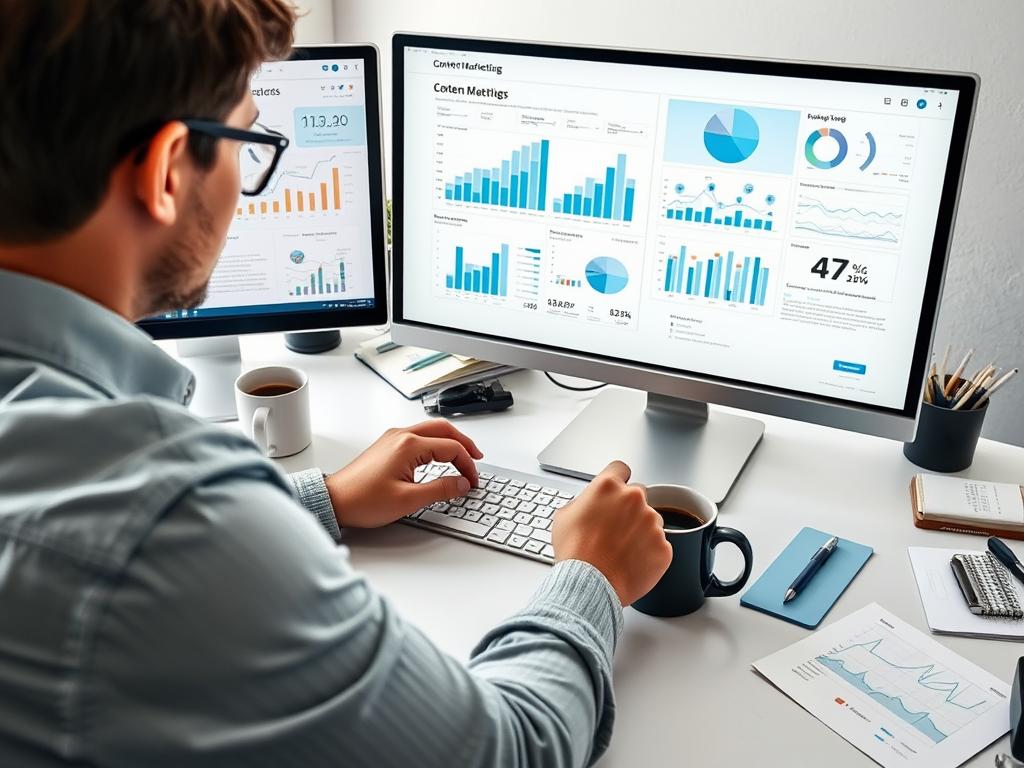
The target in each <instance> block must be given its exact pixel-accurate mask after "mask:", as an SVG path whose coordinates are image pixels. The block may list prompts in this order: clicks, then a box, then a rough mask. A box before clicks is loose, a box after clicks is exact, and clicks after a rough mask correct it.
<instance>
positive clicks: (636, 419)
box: [537, 389, 764, 504]
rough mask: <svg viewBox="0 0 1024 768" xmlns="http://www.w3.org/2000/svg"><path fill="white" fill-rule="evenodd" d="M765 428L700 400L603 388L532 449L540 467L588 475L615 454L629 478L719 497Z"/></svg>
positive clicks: (715, 499) (645, 483)
mask: <svg viewBox="0 0 1024 768" xmlns="http://www.w3.org/2000/svg"><path fill="white" fill-rule="evenodd" d="M763 434H764V423H763V422H760V421H758V420H756V419H748V418H745V417H743V416H733V415H731V414H727V413H719V412H717V411H710V410H709V409H708V407H707V404H705V403H699V402H695V401H692V400H682V399H679V398H675V397H667V396H664V395H655V394H650V395H648V394H647V393H646V392H638V391H637V390H632V389H608V390H605V391H603V392H601V393H600V394H599V395H598V396H597V397H595V398H594V400H593V401H592V402H591V403H590V405H588V406H587V407H586V408H584V409H583V412H582V413H580V414H579V415H578V416H577V417H576V418H575V419H573V421H572V423H570V424H569V426H568V427H566V428H565V429H564V430H562V433H561V434H560V435H558V437H556V438H555V439H554V440H553V441H551V444H550V445H549V446H548V447H547V448H545V449H544V450H543V451H541V452H540V454H539V455H538V456H537V461H538V462H539V463H540V465H541V467H543V468H544V469H547V470H550V471H551V472H558V473H560V474H563V475H571V476H572V477H579V478H583V479H585V480H590V479H591V478H593V477H594V475H596V474H598V473H599V472H600V471H601V470H602V469H604V468H605V466H607V464H608V463H609V462H610V461H613V460H615V459H618V460H620V461H624V462H626V464H628V465H629V467H630V468H631V469H632V470H633V477H632V480H634V481H636V482H639V483H643V484H644V485H652V484H654V483H673V484H675V485H687V486H689V487H691V488H695V489H696V490H698V491H700V492H701V493H703V494H704V495H705V496H707V497H708V498H710V499H711V500H712V501H714V502H715V503H716V504H720V503H721V502H722V501H723V500H724V499H725V497H726V495H727V494H728V493H729V489H730V488H732V484H733V483H734V482H735V480H736V478H737V477H738V476H739V474H740V471H741V470H742V469H743V467H744V465H745V464H746V463H747V459H749V458H750V454H751V453H753V451H754V448H756V447H757V444H758V443H759V442H760V441H761V436H762V435H763Z"/></svg>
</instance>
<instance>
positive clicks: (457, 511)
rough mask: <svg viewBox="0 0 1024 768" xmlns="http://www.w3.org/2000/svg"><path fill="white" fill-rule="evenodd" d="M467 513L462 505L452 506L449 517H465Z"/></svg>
mask: <svg viewBox="0 0 1024 768" xmlns="http://www.w3.org/2000/svg"><path fill="white" fill-rule="evenodd" d="M465 514H466V510H464V509H463V508H462V507H452V508H451V509H449V510H448V517H463V516H464V515H465Z"/></svg>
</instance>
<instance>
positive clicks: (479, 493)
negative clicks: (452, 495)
mask: <svg viewBox="0 0 1024 768" xmlns="http://www.w3.org/2000/svg"><path fill="white" fill-rule="evenodd" d="M486 495H487V491H485V490H483V489H482V488H471V489H470V491H469V493H467V494H466V498H468V499H482V498H484V497H485V496H486Z"/></svg>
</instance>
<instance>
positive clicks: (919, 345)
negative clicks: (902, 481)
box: [391, 33, 980, 440]
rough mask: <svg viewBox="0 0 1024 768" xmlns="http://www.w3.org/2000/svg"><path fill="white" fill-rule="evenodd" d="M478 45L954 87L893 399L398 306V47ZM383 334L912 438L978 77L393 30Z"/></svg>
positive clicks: (401, 98)
mask: <svg viewBox="0 0 1024 768" xmlns="http://www.w3.org/2000/svg"><path fill="white" fill-rule="evenodd" d="M406 47H413V48H431V47H433V48H437V49H439V50H455V51H471V52H478V53H484V54H487V53H490V54H505V55H529V56H534V57H544V58H555V59H559V58H561V59H575V60H580V59H582V60H586V61H594V62H603V63H618V64H633V65H641V66H660V67H670V68H681V69H705V70H714V71H722V72H735V73H751V74H761V75H772V76H782V77H794V78H804V79H818V80H837V81H844V82H865V83H877V84H891V85H904V86H908V87H915V88H937V89H946V90H957V91H959V94H960V96H959V98H958V101H957V110H956V114H955V116H954V121H953V130H952V137H951V141H950V147H949V153H948V156H947V165H946V172H945V176H944V179H943V189H942V195H941V198H940V202H939V209H938V213H937V217H936V227H935V233H934V236H933V239H932V249H931V255H930V259H929V266H928V272H927V278H926V280H925V285H924V293H923V298H922V303H921V312H920V319H919V321H918V330H917V335H916V341H915V344H914V352H913V356H912V360H911V365H910V372H909V379H908V382H907V387H906V396H905V400H904V403H903V405H902V407H900V408H888V407H882V406H873V405H866V404H859V403H854V402H851V401H847V400H841V399H838V398H832V397H828V396H824V395H811V394H808V393H806V392H800V391H796V390H790V389H783V388H779V387H773V386H768V385H761V384H753V383H750V382H744V381H741V380H737V379H730V378H726V377H721V376H714V375H709V374H704V373H698V372H693V371H686V370H683V369H672V368H667V367H662V366H657V365H652V364H649V363H642V362H634V361H627V360H623V359H621V358H612V357H604V356H602V355H599V354H594V353H589V352H577V351H573V350H570V349H564V348H559V347H555V346H552V345H545V344H540V343H535V342H526V341H521V340H516V339H514V338H509V337H500V336H495V335H492V334H485V333H479V332H475V331H471V330H468V329H456V328H450V327H446V326H441V325H436V324H432V323H427V322H423V321H418V320H411V319H409V318H407V317H406V315H405V308H404V291H405V276H404V263H405V231H404V230H405V227H404V213H405V200H404V168H405V156H404V154H405V147H404V134H405V127H406V125H405V122H406V121H405V48H406ZM392 61H393V69H394V71H393V73H392V78H393V88H392V147H391V150H392V176H393V195H392V215H393V222H392V260H393V276H392V335H393V337H394V338H395V340H396V341H398V342H400V343H405V344H414V345H418V346H425V347H429V348H433V349H439V350H443V351H448V352H456V353H459V354H465V355H472V356H474V357H480V358H483V359H489V360H495V361H498V362H502V363H508V364H511V365H517V366H521V367H525V368H533V369H539V370H545V371H551V372H558V373H563V374H567V375H572V376H579V377H583V378H588V379H594V380H597V381H605V382H608V383H610V384H617V385H621V386H624V387H628V388H631V389H638V390H643V391H646V392H648V393H652V394H657V395H666V396H670V397H676V398H681V399H686V400H693V401H697V402H700V403H710V404H715V405H722V406H730V407H735V408H739V409H742V410H746V411H756V412H760V413H765V414H769V415H775V416H781V417H784V418H789V419H794V420H799V421H805V422H811V423H817V424H822V425H825V426H830V427H836V428H839V429H844V430H848V431H853V432H861V433H866V434H871V435H877V436H880V437H887V438H891V439H896V440H910V439H912V437H913V435H914V432H915V430H916V423H917V417H918V413H919V410H920V407H921V394H922V391H923V387H924V382H925V378H926V374H927V368H928V361H929V359H930V354H931V348H932V343H933V338H934V334H935V327H936V323H937V319H938V311H939V306H940V302H941V295H942V289H943V285H944V279H945V272H946V265H947V261H948V256H949V251H950V248H951V243H952V232H953V224H954V221H955V218H956V212H957V207H958V205H959V200H960V191H961V185H962V181H963V174H964V169H965V166H966V161H967V146H968V143H969V139H970V134H971V129H972V127H973V120H974V114H975V109H976V104H977V95H978V89H979V87H980V79H979V78H978V76H977V75H974V74H971V73H963V72H943V71H932V70H915V69H903V68H890V67H884V68H883V67H871V66H865V65H855V64H835V63H816V62H799V61H784V60H772V59H757V58H747V57H724V56H711V55H706V54H700V55H692V54H684V53H675V52H667V51H651V50H637V49H625V48H605V47H590V46H583V45H568V44H555V43H547V42H528V41H515V40H501V39H490V38H473V37H450V36H436V35H427V34H418V33H397V34H395V35H394V37H393V38H392Z"/></svg>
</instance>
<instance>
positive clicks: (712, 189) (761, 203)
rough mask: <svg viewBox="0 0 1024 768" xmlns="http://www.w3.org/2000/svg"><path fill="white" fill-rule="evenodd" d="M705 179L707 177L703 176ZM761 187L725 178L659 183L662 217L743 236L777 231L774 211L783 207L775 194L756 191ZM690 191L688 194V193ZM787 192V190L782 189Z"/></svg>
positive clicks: (778, 226) (778, 225)
mask: <svg viewBox="0 0 1024 768" xmlns="http://www.w3.org/2000/svg"><path fill="white" fill-rule="evenodd" d="M706 178H709V177H706ZM759 186H763V185H761V184H755V183H752V182H751V181H745V182H740V181H737V180H734V179H725V180H723V181H722V182H719V181H717V180H714V181H702V182H701V183H699V184H696V185H691V184H690V183H683V182H673V181H671V180H670V179H668V178H666V179H665V180H664V182H663V192H662V210H663V216H664V218H666V219H668V220H669V221H672V222H676V223H680V224H683V225H690V226H693V225H697V224H701V225H704V227H703V228H712V229H722V230H727V231H733V232H735V231H740V230H742V231H743V232H744V234H751V233H756V234H760V233H763V232H777V231H779V230H780V229H781V226H780V224H779V223H778V222H776V211H779V210H783V209H784V206H783V204H782V203H781V202H780V199H779V198H778V197H777V196H776V195H775V194H764V193H762V192H759V191H757V188H758V187H759ZM691 190H692V191H691ZM786 191H787V192H788V190H786Z"/></svg>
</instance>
